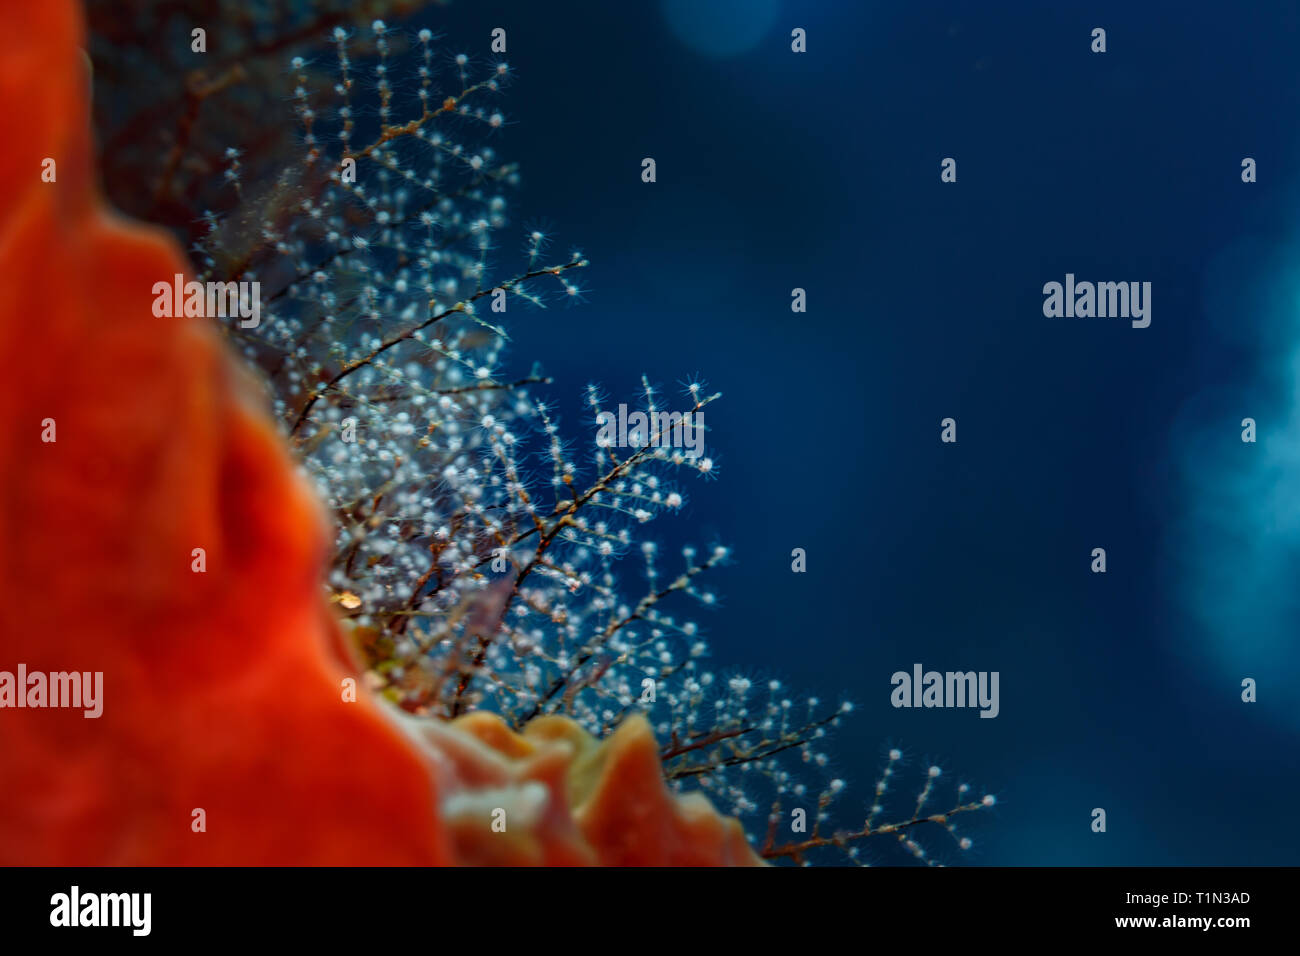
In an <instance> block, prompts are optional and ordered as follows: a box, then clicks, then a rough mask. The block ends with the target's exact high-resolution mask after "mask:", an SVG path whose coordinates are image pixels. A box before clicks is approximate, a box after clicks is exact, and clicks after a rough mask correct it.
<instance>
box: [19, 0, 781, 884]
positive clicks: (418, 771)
mask: <svg viewBox="0 0 1300 956" xmlns="http://www.w3.org/2000/svg"><path fill="white" fill-rule="evenodd" d="M20 6H21V7H22V8H23V10H22V16H21V18H20V19H21V20H22V22H23V29H21V30H19V29H11V30H8V31H4V32H3V33H0V102H3V103H5V104H6V106H5V108H4V110H3V112H0V142H3V143H4V148H3V149H2V150H0V355H3V356H4V361H5V368H4V374H3V377H2V378H0V586H3V589H4V596H3V598H2V599H0V671H6V672H14V673H16V672H17V670H18V667H19V665H20V664H22V665H25V667H26V670H27V672H28V673H32V672H44V673H50V672H56V671H80V672H87V671H89V672H95V671H102V672H103V675H104V676H103V714H102V716H101V717H99V718H98V719H92V718H87V717H85V716H84V715H83V711H82V709H81V708H79V707H77V708H67V709H52V708H22V709H19V708H16V707H12V706H7V707H0V781H2V782H3V786H0V863H3V864H8V865H13V864H42V865H62V864H109V865H114V864H129V865H138V864H163V865H169V864H449V863H505V864H528V863H549V864H570V863H616V864H668V865H672V864H688V863H694V864H726V863H756V862H758V861H757V859H756V858H755V857H754V855H753V853H752V852H751V851H750V849H749V847H748V845H747V843H746V841H745V838H744V835H743V833H742V832H741V830H740V827H739V824H738V823H737V822H736V821H735V820H732V819H729V818H725V817H721V816H719V815H718V814H716V813H715V812H714V811H713V809H712V808H711V807H710V806H709V804H708V801H707V800H705V799H704V798H702V797H698V796H697V797H689V798H681V797H677V796H674V795H672V794H670V792H669V791H668V789H667V788H666V787H665V785H664V782H663V779H662V774H661V772H660V767H659V762H658V757H657V747H656V745H655V741H654V737H653V734H652V733H651V732H650V728H649V726H648V725H647V724H646V723H645V721H644V720H640V719H637V720H635V721H629V722H628V723H627V724H625V725H624V726H623V727H622V728H621V729H620V730H619V731H618V732H617V733H616V734H614V735H613V736H612V737H611V738H610V739H609V740H607V741H604V742H600V743H598V742H596V741H594V740H593V739H592V738H590V737H589V736H587V735H586V734H584V733H583V732H582V731H581V730H580V729H578V728H577V727H576V726H575V725H573V724H572V722H570V721H567V720H564V719H562V718H545V719H543V720H541V721H536V722H534V724H532V725H530V726H529V727H528V728H527V729H526V731H525V733H524V734H523V735H519V734H515V733H513V732H511V731H510V730H509V729H508V728H506V727H505V726H504V725H503V724H502V722H501V721H500V720H498V719H497V718H495V717H493V716H491V715H487V714H475V715H470V716H469V717H467V718H462V719H461V720H459V721H457V722H456V723H454V724H444V723H434V722H431V721H423V722H417V721H414V720H411V719H409V718H406V717H403V716H397V715H394V714H390V713H389V712H388V711H387V709H386V708H385V707H384V706H383V705H381V704H380V703H378V702H376V701H374V700H371V699H369V698H367V696H366V694H365V692H364V691H359V692H358V695H359V698H360V699H359V700H358V701H356V702H346V701H345V700H344V699H343V698H344V695H343V693H342V691H341V687H342V683H341V682H342V681H343V679H344V678H345V677H347V676H353V677H359V675H357V674H355V672H354V671H353V669H352V668H351V666H350V664H349V663H348V662H346V661H343V660H340V659H338V657H337V656H336V655H335V654H334V653H332V651H331V647H335V646H337V642H336V641H335V640H334V638H335V631H334V624H333V621H332V619H331V617H330V615H329V613H328V611H327V610H326V609H325V606H324V603H323V601H322V592H321V586H320V576H321V569H322V566H323V562H324V558H325V554H326V550H325V549H326V546H327V541H328V540H329V533H328V529H327V528H326V526H325V525H324V523H323V518H322V516H321V513H320V512H319V511H318V509H317V506H316V504H315V502H314V500H313V498H312V496H311V493H310V491H309V490H308V488H307V487H306V485H305V483H304V482H303V481H302V479H301V478H300V477H299V476H298V474H297V473H296V471H295V470H294V469H293V467H292V465H291V462H290V459H289V457H288V453H287V451H286V450H285V448H284V447H282V444H281V441H280V439H279V437H278V435H277V433H276V432H275V430H274V428H273V427H272V425H271V424H270V422H269V420H268V419H267V418H266V416H265V415H264V413H263V412H262V409H261V405H260V398H259V397H258V392H257V390H256V388H255V387H253V386H251V385H250V384H249V383H248V382H246V381H244V380H243V379H242V373H240V372H239V371H238V370H237V369H236V367H235V366H234V364H233V363H232V362H230V361H229V360H228V359H227V357H226V356H225V354H224V352H223V349H222V346H221V344H220V341H219V338H218V336H217V334H216V332H215V329H213V328H211V327H210V326H209V325H208V324H207V321H208V320H202V319H175V318H156V317H155V316H154V315H153V312H152V302H153V295H152V292H151V289H152V286H153V284H154V283H155V282H157V281H160V280H169V279H170V278H171V277H172V276H173V275H174V274H175V273H178V272H180V273H184V272H188V263H187V262H186V261H185V260H184V258H183V256H182V255H181V253H180V251H179V249H178V248H177V247H176V246H175V244H174V243H173V242H172V241H171V239H170V238H168V237H166V236H165V235H163V234H161V233H160V232H158V231H156V230H152V229H148V228H144V227H141V226H139V225H136V224H132V223H129V222H126V221H123V220H121V219H119V218H116V217H115V216H114V215H113V214H112V213H110V212H109V211H108V210H106V209H105V208H104V207H103V205H102V204H101V201H100V198H99V195H98V192H97V189H96V188H95V184H94V182H93V179H92V169H91V157H92V153H91V149H90V140H89V132H88V102H87V97H88V87H89V80H88V75H87V72H88V69H87V66H86V62H85V59H84V56H83V54H82V52H81V50H80V47H81V46H82V42H83V37H82V31H83V29H84V28H83V25H82V21H81V16H80V10H79V8H78V6H77V5H76V4H75V3H73V2H72V0H24V2H22V3H21V4H20ZM178 82H180V79H179V78H178ZM47 158H49V159H53V160H54V161H55V164H56V166H55V170H56V173H55V175H56V177H57V178H56V180H55V181H54V182H43V181H42V176H41V174H42V171H43V169H44V168H46V166H44V165H43V161H44V160H45V159H47ZM47 419H53V422H54V428H55V432H54V434H55V436H56V440H55V441H53V442H49V441H44V440H43V439H42V436H43V434H48V425H47V423H46V420H47ZM195 548H203V549H205V551H206V572H205V573H195V572H194V571H192V570H191V562H192V561H193V557H192V552H193V549H195ZM358 683H359V684H360V683H362V682H361V681H359V680H358ZM20 692H21V689H20ZM500 810H504V811H505V814H504V818H505V821H506V830H505V832H498V831H497V830H494V829H493V828H492V822H493V819H494V814H497V812H498V811H500ZM198 811H202V813H201V814H200V813H199V812H198ZM497 815H498V816H499V814H497ZM199 820H202V821H203V824H204V827H203V828H202V829H200V828H199V825H198V821H199Z"/></svg>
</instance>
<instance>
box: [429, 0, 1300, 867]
mask: <svg viewBox="0 0 1300 956" xmlns="http://www.w3.org/2000/svg"><path fill="white" fill-rule="evenodd" d="M700 6H702V7H706V8H708V9H706V10H705V11H704V14H705V15H704V19H705V20H707V19H708V16H710V15H715V14H716V20H714V21H713V22H714V27H715V28H714V30H713V32H711V33H706V32H703V31H702V30H701V29H700V27H699V24H698V23H697V24H696V25H694V26H692V25H691V24H689V23H688V24H685V25H683V26H680V27H679V28H678V29H677V30H674V29H673V27H672V26H671V25H670V23H669V13H671V11H673V10H678V9H683V8H684V9H690V5H689V4H687V5H685V7H683V5H682V4H680V3H658V2H644V3H642V2H638V3H608V2H599V0H589V2H576V3H574V2H564V3H560V4H535V3H510V4H500V3H496V4H494V3H478V4H471V3H460V4H456V5H454V6H452V7H450V8H448V9H445V10H439V11H438V12H437V13H436V15H435V16H433V17H430V18H429V22H430V23H432V24H435V25H436V26H437V28H438V29H439V30H440V32H442V33H443V35H444V36H446V37H447V38H448V42H450V43H451V44H452V45H453V46H454V45H456V44H457V43H460V45H462V46H464V47H465V48H467V49H477V48H478V47H479V46H480V43H479V41H480V40H481V48H482V50H483V52H484V53H485V54H486V51H487V43H488V35H489V31H490V30H491V29H492V28H493V27H497V26H502V27H505V28H506V29H507V31H508V37H509V49H508V59H509V60H510V62H511V65H512V67H514V69H515V70H516V72H517V75H518V80H517V81H516V82H515V83H514V85H513V86H512V88H511V89H510V92H509V95H508V96H507V97H506V99H505V101H504V103H505V106H506V111H507V113H508V114H509V116H510V118H511V122H512V125H511V127H510V128H509V129H508V130H507V131H505V133H504V134H503V136H502V138H501V142H500V144H499V148H500V150H501V151H502V152H503V153H504V154H507V155H509V156H511V157H513V158H516V159H518V160H520V162H521V163H522V167H523V184H522V188H521V190H520V192H519V196H518V198H517V201H516V207H515V208H516V216H515V218H516V220H517V221H518V222H519V223H520V224H521V226H522V223H523V222H524V221H530V220H531V219H533V218H544V219H545V220H546V221H547V222H549V223H550V224H551V225H552V226H553V227H554V229H555V230H556V232H557V234H558V236H559V240H558V241H559V243H560V245H561V246H567V245H568V244H574V245H578V246H580V247H581V248H582V249H583V251H584V252H585V253H586V254H587V255H588V256H589V257H590V258H591V260H592V266H591V268H590V269H589V270H588V271H587V273H586V274H585V275H584V276H583V278H584V279H585V280H586V281H587V283H588V284H589V286H590V288H589V292H588V295H587V301H586V303H585V304H582V305H579V306H578V307H575V308H571V309H564V308H561V309H557V310H550V311H547V312H544V313H533V314H529V315H524V316H515V317H513V319H512V323H511V332H512V335H513V337H514V339H515V343H516V344H515V347H514V352H513V361H514V362H516V363H517V364H518V365H519V366H520V367H524V368H526V366H527V364H528V362H529V361H531V360H532V359H534V358H536V359H538V360H540V361H541V362H542V363H543V365H544V367H545V369H546V370H547V371H548V372H549V373H550V374H551V375H553V376H554V377H555V379H556V384H555V386H554V388H553V389H552V395H553V396H554V397H555V398H556V399H558V400H559V401H560V402H561V405H562V407H563V408H564V410H565V412H566V418H565V420H566V422H567V424H568V430H569V431H572V430H573V429H574V428H576V427H579V426H580V424H581V423H584V422H585V417H580V416H579V409H580V407H581V406H580V398H581V392H582V387H583V386H584V385H585V384H586V382H587V381H589V380H597V381H599V382H601V383H602V384H603V385H604V386H605V387H606V388H607V389H608V390H609V391H610V392H611V393H612V394H614V395H616V396H619V395H621V396H626V397H628V398H629V399H633V398H634V397H635V392H636V389H637V386H638V383H639V377H640V375H641V374H642V373H645V374H647V375H649V376H650V377H651V379H653V380H655V381H657V382H660V383H662V384H664V385H668V386H673V385H674V384H675V383H677V382H679V381H682V380H684V379H686V378H687V377H688V376H691V375H694V374H697V373H698V374H700V375H702V376H703V377H704V378H705V379H706V380H707V381H708V382H709V383H710V385H712V386H714V387H716V388H718V389H720V390H722V391H723V392H724V394H725V398H724V400H723V401H722V402H721V403H720V404H718V405H716V406H713V407H711V408H710V409H709V414H708V416H707V417H708V421H709V425H710V428H711V441H712V447H713V448H714V449H716V450H717V452H718V456H717V457H718V459H719V461H720V465H721V469H720V477H719V480H717V481H714V482H709V483H703V482H695V481H692V482H690V483H689V484H688V489H689V490H690V491H691V500H690V506H689V508H688V509H687V512H686V514H685V516H684V517H682V518H679V519H677V520H675V521H673V520H671V519H664V520H663V521H661V522H658V523H657V527H656V533H658V534H659V535H661V536H663V537H664V538H666V539H667V540H668V541H669V542H670V543H677V542H680V541H684V540H688V539H689V540H694V541H699V542H701V543H707V542H709V541H711V540H714V539H718V540H722V541H725V542H727V543H729V544H731V545H733V546H734V547H735V549H736V560H735V562H734V564H733V565H731V566H730V567H727V568H725V569H722V570H721V571H719V572H718V573H717V574H716V575H715V577H714V586H715V587H716V589H717V590H718V591H719V593H720V594H721V595H722V596H723V607H722V608H721V609H720V610H719V611H718V612H716V613H711V614H709V615H708V616H707V618H706V621H707V626H708V633H709V638H710V640H711V642H712V645H713V655H714V664H715V665H716V666H718V667H719V668H720V669H739V670H742V671H745V672H748V673H750V674H752V675H754V676H756V677H759V676H761V677H764V678H767V677H779V678H780V679H782V680H783V681H784V682H785V683H786V685H787V686H789V687H791V688H793V689H801V690H803V691H805V692H807V693H815V694H819V695H821V696H822V697H823V698H835V697H838V696H847V697H849V698H850V699H852V700H853V701H854V703H855V704H856V706H857V709H856V711H855V713H854V714H853V716H852V718H851V719H850V720H849V721H848V722H847V723H846V724H845V726H844V727H843V728H842V730H841V731H840V732H839V734H838V735H837V738H836V741H835V744H834V748H833V753H834V755H835V761H836V763H835V770H836V772H838V773H839V774H840V775H841V776H843V777H844V778H846V779H847V780H848V781H849V784H850V787H851V788H852V789H851V791H850V794H849V800H848V802H846V803H845V808H852V807H854V806H857V805H858V804H855V803H854V802H853V800H854V799H858V800H859V801H862V802H867V801H869V796H870V795H869V790H870V785H871V781H872V780H873V779H874V776H873V774H874V771H875V769H876V767H877V766H878V764H879V759H880V756H881V752H882V747H883V746H885V745H886V744H898V745H900V746H902V747H903V748H904V749H905V750H906V751H907V753H908V754H909V755H910V756H911V757H912V758H913V760H914V763H915V765H916V766H920V767H923V766H925V765H927V764H926V763H925V762H926V761H931V760H933V761H936V762H938V763H939V764H940V765H942V766H943V767H945V769H951V771H952V772H953V773H956V774H960V775H962V776H963V778H964V779H970V780H972V781H974V782H975V783H977V784H978V785H979V786H980V787H986V788H988V789H990V790H992V791H993V792H995V793H996V794H997V795H998V797H999V805H998V807H997V809H996V811H995V812H994V813H993V814H992V815H991V817H990V819H988V820H986V821H984V822H982V823H979V824H973V825H972V827H971V828H970V829H969V831H968V832H971V833H972V835H974V836H975V837H976V840H977V845H976V848H975V849H974V850H973V851H972V854H971V855H970V856H968V857H966V858H965V859H967V860H968V861H969V862H973V863H984V864H1034V865H1037V864H1057V865H1066V864H1085V865H1087V864H1231V863H1237V864H1280V863H1295V862H1296V857H1297V849H1298V848H1300V839H1298V836H1297V829H1298V828H1297V824H1296V814H1295V811H1294V798H1295V794H1296V793H1297V792H1300V758H1298V757H1297V735H1298V734H1300V719H1297V707H1296V699H1297V689H1298V688H1300V628H1298V627H1297V625H1298V624H1300V609H1298V608H1297V600H1298V599H1297V596H1296V595H1297V592H1300V587H1297V584H1296V582H1297V580H1298V579H1300V574H1297V572H1298V571H1300V513H1298V512H1300V508H1298V507H1297V504H1296V501H1297V493H1298V492H1300V415H1297V414H1296V409H1295V403H1296V400H1297V388H1296V386H1297V383H1298V382H1300V378H1298V372H1300V366H1297V365H1295V364H1293V358H1294V357H1295V356H1297V355H1300V322H1297V310H1298V309H1300V295H1297V294H1296V290H1297V289H1300V283H1298V282H1297V281H1296V270H1297V266H1296V264H1295V263H1296V262H1297V260H1296V259H1295V257H1294V256H1292V255H1291V252H1292V251H1293V249H1294V246H1293V240H1294V237H1295V236H1296V234H1297V231H1298V227H1300V203H1297V189H1296V185H1297V176H1296V170H1297V169H1300V153H1298V152H1297V137H1296V134H1295V131H1296V127H1297V124H1298V123H1300V120H1297V117H1298V116H1300V109H1298V107H1300V73H1298V71H1297V69H1296V63H1297V60H1296V54H1295V50H1296V48H1297V44H1298V43H1300V12H1298V11H1297V6H1296V4H1294V3H1288V4H1269V3H1252V4H1247V5H1240V6H1238V5H1231V6H1230V5H1215V6H1214V7H1213V8H1212V7H1210V6H1208V5H1202V4H1183V3H1180V4H1173V3H1160V4H1154V3H1150V4H1141V5H1135V4H1131V3H1091V2H1090V3H1087V4H1080V3H1064V4H1005V3H999V4H996V5H994V4H969V3H928V2H927V3H922V4H911V3H908V4H902V3H891V4H882V3H870V2H860V3H859V2H853V3H849V2H828V0H824V2H799V3H796V2H793V0H784V2H778V0H771V2H768V0H752V2H750V3H742V2H739V0H737V2H730V3H721V4H718V3H713V4H709V3H705V2H704V0H701V4H700ZM994 7H996V9H986V8H994ZM728 8H732V9H728ZM769 8H770V11H769ZM1139 8H1140V9H1139ZM695 9H696V10H697V11H698V10H699V9H700V7H699V6H697V7H696V8H695ZM796 26H798V27H803V28H804V29H806V30H807V34H808V52H807V53H806V54H802V55H796V54H794V53H792V52H791V51H790V46H789V44H790V39H789V37H790V30H791V29H792V28H793V27H796ZM1094 27H1103V28H1105V29H1106V31H1107V44H1108V50H1107V52H1106V53H1104V54H1093V53H1092V52H1090V50H1089V45H1090V33H1091V30H1092V29H1093V28H1094ZM476 38H477V39H476ZM737 47H742V48H743V49H740V50H737ZM645 156H651V157H654V158H655V159H656V162H657V166H658V169H657V174H658V181H657V182H656V183H654V184H645V183H642V182H641V179H640V162H641V159H642V158H643V157H645ZM949 156H951V157H953V158H955V159H956V160H957V163H958V181H957V182H956V183H955V184H945V183H941V182H940V178H939V171H940V170H939V164H940V160H941V159H942V158H944V157H949ZM1247 156H1249V157H1253V158H1254V159H1255V160H1256V161H1257V163H1258V176H1259V181H1258V182H1256V183H1253V184H1245V183H1243V182H1242V181H1241V176H1240V169H1241V168H1240V164H1241V160H1242V158H1243V157H1247ZM507 252H508V250H507ZM1067 272H1072V273H1074V274H1075V275H1076V276H1077V277H1078V278H1079V279H1081V280H1083V279H1088V280H1093V281H1111V280H1113V281H1120V280H1125V281H1127V280H1143V281H1150V282H1151V283H1152V286H1153V293H1152V303H1151V305H1152V323H1151V326H1150V327H1149V328H1146V329H1134V328H1131V327H1130V325H1129V323H1128V322H1127V321H1124V320H1119V319H1100V318H1094V319H1049V318H1045V317H1044V315H1043V312H1042V301H1043V294H1042V286H1043V284H1044V283H1045V282H1049V281H1063V279H1064V276H1065V274H1066V273H1067ZM796 286H797V287H802V288H804V289H806V290H807V294H808V303H809V305H808V311H807V313H806V314H793V313H792V312H791V311H790V292H791V289H792V288H794V287H796ZM949 416H951V417H953V418H955V419H956V420H957V422H958V441H957V443H956V444H942V443H941V442H940V440H939V432H940V428H939V423H940V420H941V419H943V418H945V417H949ZM1247 416H1250V417H1254V418H1255V419H1256V420H1257V421H1258V423H1259V429H1260V439H1259V441H1258V442H1257V443H1256V444H1246V443H1243V442H1242V441H1241V440H1240V432H1241V427H1240V421H1241V419H1242V418H1244V417H1247ZM794 547H802V548H805V549H807V553H808V571H807V573H805V574H802V575H797V574H793V573H792V572H791V569H790V552H791V549H792V548H794ZM1095 547H1104V548H1105V549H1106V552H1107V560H1108V570H1107V572H1106V573H1105V574H1104V575H1103V574H1093V573H1091V572H1090V570H1089V564H1090V560H1091V558H1090V554H1091V551H1092V549H1093V548H1095ZM916 662H920V663H923V664H924V665H925V666H926V667H927V668H934V669H937V670H968V669H969V670H977V671H998V672H999V673H1000V675H1001V678H1000V689H1001V701H1000V705H1001V712H1000V715H999V716H998V717H997V718H996V719H992V720H989V719H979V718H978V716H977V713H976V712H975V711H973V710H952V709H931V710H926V709H920V710H916V709H895V708H893V707H892V706H891V705H890V691H891V689H892V688H891V685H890V675H891V674H892V673H893V672H894V671H896V670H909V671H910V669H911V667H912V665H913V664H914V663H916ZM1245 677H1252V678H1254V679H1256V680H1257V681H1258V694H1259V701H1258V703H1254V704H1247V703H1243V702H1242V701H1241V699H1240V693H1241V680H1242V679H1243V678H1245ZM914 770H915V767H914ZM1094 807H1102V808H1105V809H1106V811H1107V815H1108V821H1107V822H1108V826H1107V832H1106V833H1104V834H1098V833H1093V832H1092V831H1091V829H1090V823H1091V816H1090V814H1091V811H1092V809H1093V808H1094Z"/></svg>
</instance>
